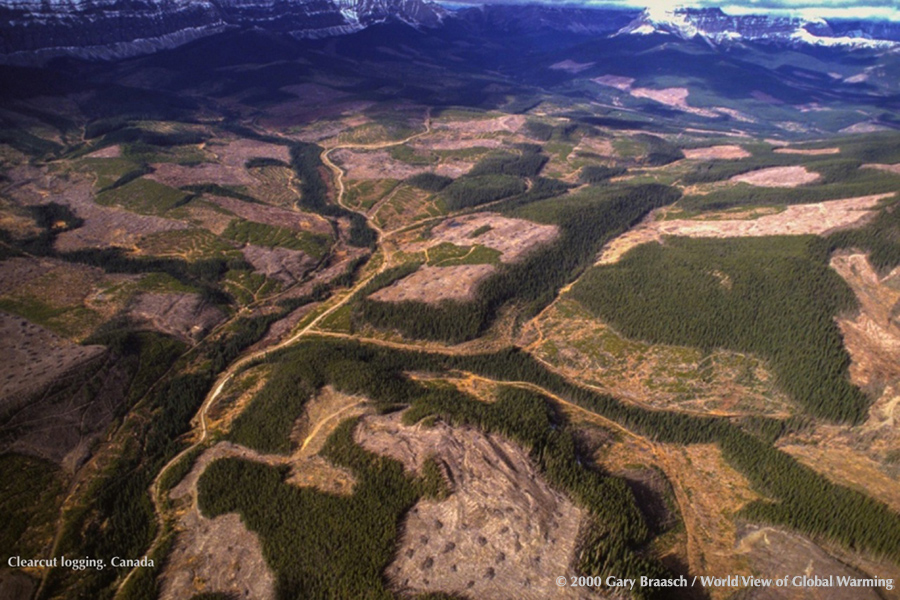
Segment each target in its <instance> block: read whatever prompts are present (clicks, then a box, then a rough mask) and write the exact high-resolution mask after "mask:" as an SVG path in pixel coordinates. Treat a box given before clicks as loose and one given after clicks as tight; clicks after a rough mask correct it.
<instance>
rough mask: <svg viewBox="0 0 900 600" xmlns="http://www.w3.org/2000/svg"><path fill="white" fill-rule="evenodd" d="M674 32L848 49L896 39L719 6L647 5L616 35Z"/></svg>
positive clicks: (723, 40)
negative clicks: (732, 11) (841, 31)
mask: <svg viewBox="0 0 900 600" xmlns="http://www.w3.org/2000/svg"><path fill="white" fill-rule="evenodd" d="M627 34H631V35H650V34H664V35H675V36H677V37H680V38H682V39H686V40H690V39H694V38H698V37H699V38H700V39H703V40H705V41H706V42H708V43H710V44H713V45H720V44H727V43H733V42H738V41H741V40H749V41H771V42H786V43H791V44H810V45H816V46H840V47H845V48H849V49H853V48H869V49H885V48H891V47H894V46H897V45H898V44H897V42H895V41H891V40H884V39H872V38H871V37H870V36H866V35H836V34H835V33H834V31H833V29H832V26H831V24H830V23H829V22H828V21H826V20H825V19H801V18H797V17H779V16H770V15H740V16H734V15H728V14H725V13H724V12H723V11H722V10H721V9H718V8H704V9H695V8H675V9H671V8H658V7H653V8H648V9H646V10H645V11H644V12H643V13H641V15H640V16H638V17H637V18H636V19H634V20H633V21H632V22H631V23H629V24H628V25H626V26H625V27H623V28H622V29H621V30H619V32H618V33H617V35H627Z"/></svg>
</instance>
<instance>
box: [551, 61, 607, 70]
mask: <svg viewBox="0 0 900 600" xmlns="http://www.w3.org/2000/svg"><path fill="white" fill-rule="evenodd" d="M595 64H597V63H592V62H588V63H580V62H575V61H574V60H571V59H566V60H562V61H560V62H558V63H555V64H552V65H550V68H551V69H553V70H554V71H565V72H567V73H581V72H582V71H584V70H585V69H590V68H591V67H593V66H594V65H595Z"/></svg>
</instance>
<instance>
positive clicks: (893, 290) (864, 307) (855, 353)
mask: <svg viewBox="0 0 900 600" xmlns="http://www.w3.org/2000/svg"><path fill="white" fill-rule="evenodd" d="M831 267H832V268H833V269H834V270H835V271H837V272H838V274H839V275H840V276H841V277H843V278H844V280H845V281H846V282H847V283H848V284H849V285H850V287H851V288H852V289H853V291H854V293H855V294H856V298H857V300H858V301H859V304H860V309H859V312H858V314H857V315H856V316H855V317H853V318H848V317H845V318H840V319H838V325H839V326H840V328H841V332H842V333H843V335H844V344H845V345H846V347H847V351H848V352H849V353H850V356H851V359H852V362H851V365H850V377H851V379H852V381H853V382H854V383H855V384H856V385H859V386H861V387H863V388H866V387H869V386H871V385H876V386H879V385H881V386H883V385H885V384H888V383H890V382H893V381H895V380H897V379H900V289H898V286H895V285H888V283H889V282H891V281H894V282H896V281H898V280H900V270H895V271H894V272H893V273H892V274H889V275H887V276H879V275H878V274H877V273H876V272H875V270H874V269H873V268H872V266H871V265H870V264H869V261H868V260H867V259H866V256H865V255H863V254H837V255H835V256H834V257H833V258H832V259H831ZM898 417H900V415H898Z"/></svg>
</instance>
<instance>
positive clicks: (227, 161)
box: [205, 138, 291, 171]
mask: <svg viewBox="0 0 900 600" xmlns="http://www.w3.org/2000/svg"><path fill="white" fill-rule="evenodd" d="M205 149H206V150H207V151H209V152H212V153H213V154H214V155H215V156H216V157H217V158H218V159H219V162H220V163H222V165H224V166H226V167H231V168H233V169H236V170H239V171H243V170H244V164H245V163H246V162H247V161H248V160H250V159H251V158H274V159H277V160H280V161H283V162H286V163H290V161H291V152H290V149H289V148H288V147H287V146H283V145H281V144H269V143H266V142H258V141H255V140H248V139H244V138H242V139H239V140H235V141H233V142H228V143H227V144H225V145H218V144H208V145H207V146H206V147H205Z"/></svg>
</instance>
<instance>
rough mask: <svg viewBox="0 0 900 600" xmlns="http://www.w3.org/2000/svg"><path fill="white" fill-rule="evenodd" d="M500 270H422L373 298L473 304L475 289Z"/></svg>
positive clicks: (480, 267) (461, 267)
mask: <svg viewBox="0 0 900 600" xmlns="http://www.w3.org/2000/svg"><path fill="white" fill-rule="evenodd" d="M496 270H497V268H496V267H494V266H493V265H459V266H455V267H422V268H421V269H419V270H418V271H416V272H415V273H413V274H412V275H408V276H406V277H404V278H403V279H401V280H400V281H397V282H396V283H394V284H392V285H390V286H388V287H386V288H383V289H380V290H378V291H377V292H375V293H374V294H372V295H371V296H370V298H372V299H373V300H378V301H380V302H404V301H415V302H427V303H429V304H438V303H440V302H441V301H443V300H457V301H463V300H470V299H472V298H473V297H474V293H475V287H476V286H477V285H478V284H479V283H480V282H481V281H483V280H484V279H485V278H487V277H488V276H489V275H490V274H491V273H493V272H494V271H496Z"/></svg>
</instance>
